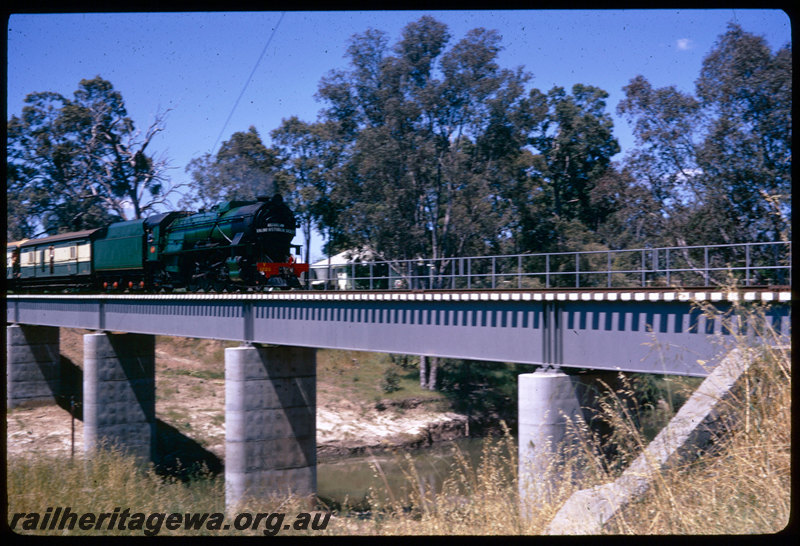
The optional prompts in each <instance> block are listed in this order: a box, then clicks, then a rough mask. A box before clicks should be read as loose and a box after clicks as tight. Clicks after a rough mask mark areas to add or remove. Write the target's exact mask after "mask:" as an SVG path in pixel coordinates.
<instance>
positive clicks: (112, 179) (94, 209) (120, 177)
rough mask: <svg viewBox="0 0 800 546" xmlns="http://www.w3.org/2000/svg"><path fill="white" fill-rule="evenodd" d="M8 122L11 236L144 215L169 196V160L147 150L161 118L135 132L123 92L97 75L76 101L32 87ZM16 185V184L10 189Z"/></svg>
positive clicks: (82, 87) (83, 84)
mask: <svg viewBox="0 0 800 546" xmlns="http://www.w3.org/2000/svg"><path fill="white" fill-rule="evenodd" d="M25 102H26V106H25V107H24V108H23V111H22V114H21V116H20V117H17V116H14V115H12V116H11V119H10V120H9V121H8V143H7V151H8V163H9V172H13V180H14V182H13V185H9V194H11V193H13V198H12V199H10V200H9V217H15V218H24V220H19V221H15V222H12V225H11V226H10V229H9V233H8V237H9V238H11V239H13V238H22V237H31V236H34V235H37V234H40V233H42V232H47V233H57V232H61V231H70V230H79V229H88V228H93V227H99V226H101V225H104V224H106V223H109V222H111V221H115V220H119V219H124V218H128V217H131V216H133V217H135V218H140V217H142V215H143V214H144V213H145V212H146V211H147V210H149V209H150V208H151V207H152V206H154V205H155V204H156V203H157V202H158V200H159V199H161V198H163V196H164V188H163V179H162V172H163V169H164V168H165V165H164V164H163V162H161V161H157V160H155V159H154V158H153V157H152V156H150V155H148V154H147V153H146V152H145V148H146V147H147V145H148V144H149V142H150V140H151V139H152V137H153V136H154V135H155V134H157V133H158V132H159V131H160V130H161V122H162V120H161V118H160V117H159V118H157V119H156V121H155V122H154V123H153V125H152V126H151V127H150V128H149V129H148V130H147V131H146V132H145V135H144V137H143V138H141V137H140V136H139V135H137V133H136V131H135V127H134V123H133V121H132V120H131V119H130V118H128V117H127V112H126V110H125V105H124V101H123V99H122V95H121V94H120V93H119V92H118V91H115V90H114V88H113V86H112V85H111V83H110V82H108V81H106V80H103V79H102V78H100V77H99V76H97V77H95V78H93V79H91V80H81V82H80V84H79V87H78V89H77V90H76V91H75V93H74V97H73V99H68V98H66V97H63V96H61V95H59V94H58V93H52V92H40V93H31V94H30V95H28V96H27V97H26V100H25ZM12 187H13V190H12Z"/></svg>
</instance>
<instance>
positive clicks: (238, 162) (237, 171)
mask: <svg viewBox="0 0 800 546" xmlns="http://www.w3.org/2000/svg"><path fill="white" fill-rule="evenodd" d="M279 164H280V160H279V159H278V151H277V150H275V149H274V148H267V147H266V146H265V145H264V143H263V142H262V140H261V136H260V135H259V134H258V131H257V130H256V128H255V127H253V126H250V128H249V129H248V130H247V131H237V132H236V133H233V134H232V135H231V137H230V139H228V140H226V141H224V142H223V143H222V145H221V146H220V149H219V151H218V152H217V153H216V154H214V155H212V154H210V153H206V154H204V155H202V156H200V157H199V158H195V159H193V160H192V161H191V162H190V163H189V165H187V167H186V172H188V173H189V174H190V176H191V178H192V187H193V188H194V193H193V195H191V196H189V197H188V198H184V200H183V201H182V205H184V206H197V205H198V204H199V206H201V207H204V208H210V207H212V206H214V205H216V204H218V203H220V202H222V201H231V200H237V199H238V200H255V198H256V197H258V196H267V197H270V196H272V195H273V194H274V193H275V192H276V191H278V188H277V187H276V185H275V170H276V167H277V166H278V165H279Z"/></svg>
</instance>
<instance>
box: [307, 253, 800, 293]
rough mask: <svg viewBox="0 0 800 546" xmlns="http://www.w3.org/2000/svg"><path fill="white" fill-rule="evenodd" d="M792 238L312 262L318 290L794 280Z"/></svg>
mask: <svg viewBox="0 0 800 546" xmlns="http://www.w3.org/2000/svg"><path fill="white" fill-rule="evenodd" d="M791 272H792V243H791V241H774V242H768V243H741V244H728V245H699V246H683V247H677V246H676V247H659V248H637V249H626V250H591V251H582V252H551V253H541V254H513V255H500V256H469V257H457V258H456V257H452V258H438V259H427V260H423V259H416V260H395V261H352V262H351V263H347V264H338V265H330V266H329V265H315V266H311V272H310V275H311V285H312V287H313V288H319V289H328V290H354V289H355V290H381V289H393V290H397V289H410V290H414V289H462V290H463V289H487V288H497V289H499V288H509V289H525V288H528V289H536V288H636V287H650V286H705V287H715V286H721V285H723V286H726V285H730V284H731V283H735V284H736V285H738V286H762V285H791Z"/></svg>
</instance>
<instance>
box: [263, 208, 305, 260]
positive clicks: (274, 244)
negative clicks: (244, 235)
mask: <svg viewBox="0 0 800 546" xmlns="http://www.w3.org/2000/svg"><path fill="white" fill-rule="evenodd" d="M258 200H259V201H262V200H263V202H264V205H263V206H262V207H261V208H260V209H259V211H258V213H257V214H256V219H255V229H256V239H257V240H258V244H259V246H260V247H261V249H262V251H263V252H264V254H266V256H267V257H269V259H270V260H272V261H273V262H285V261H286V259H287V258H288V257H289V255H290V245H291V242H292V239H293V238H294V235H295V231H296V229H297V221H296V220H295V217H294V214H293V213H292V210H291V209H290V208H289V207H288V206H286V203H284V202H283V197H282V196H281V195H280V194H277V193H276V194H275V195H273V196H272V197H271V198H264V197H259V199H258Z"/></svg>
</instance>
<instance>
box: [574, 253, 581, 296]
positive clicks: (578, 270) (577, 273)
mask: <svg viewBox="0 0 800 546" xmlns="http://www.w3.org/2000/svg"><path fill="white" fill-rule="evenodd" d="M580 287H581V255H580V252H576V253H575V288H580Z"/></svg>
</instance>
